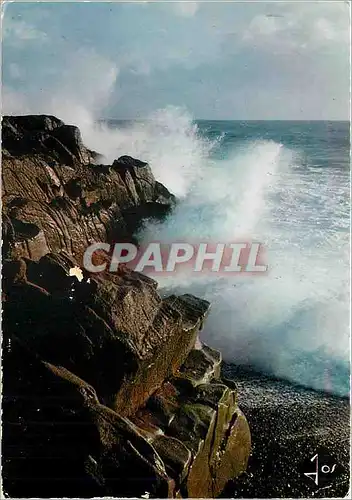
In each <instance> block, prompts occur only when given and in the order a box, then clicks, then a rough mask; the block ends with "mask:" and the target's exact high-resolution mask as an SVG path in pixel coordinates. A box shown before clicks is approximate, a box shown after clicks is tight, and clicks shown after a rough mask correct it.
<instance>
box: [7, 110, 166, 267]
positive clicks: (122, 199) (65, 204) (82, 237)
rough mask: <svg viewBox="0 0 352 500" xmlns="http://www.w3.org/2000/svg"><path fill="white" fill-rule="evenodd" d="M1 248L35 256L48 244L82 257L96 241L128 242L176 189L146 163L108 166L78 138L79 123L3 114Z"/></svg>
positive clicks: (123, 160) (16, 254) (125, 159)
mask: <svg viewBox="0 0 352 500" xmlns="http://www.w3.org/2000/svg"><path fill="white" fill-rule="evenodd" d="M2 148H3V151H2V193H3V217H4V225H3V228H4V229H3V239H4V249H5V250H6V251H9V249H11V256H12V257H28V258H30V259H32V260H38V259H39V258H40V257H41V256H43V255H45V254H46V253H48V252H49V251H54V252H57V251H66V252H67V253H68V254H70V255H72V256H75V257H76V259H80V258H81V256H82V253H83V252H84V250H85V249H86V247H87V246H88V245H89V244H91V243H92V242H94V241H106V240H107V239H109V240H114V239H116V240H117V239H118V240H119V241H126V240H127V241H130V240H131V235H132V233H133V231H134V229H135V228H136V225H137V224H138V222H140V220H141V218H142V217H144V218H145V217H160V216H164V215H165V214H166V213H167V212H168V211H169V210H170V208H171V207H172V206H173V205H174V203H175V198H174V196H173V195H172V194H171V193H170V192H169V191H168V190H167V189H166V188H165V187H164V186H163V185H162V184H160V183H159V182H157V181H156V180H155V179H154V176H153V174H152V171H151V169H150V167H149V165H148V164H147V163H144V162H141V161H139V160H135V159H133V158H130V157H126V156H123V157H121V158H119V159H118V160H116V161H115V162H114V163H113V165H102V164H96V159H97V157H98V155H97V154H96V153H93V152H91V151H89V150H88V149H87V148H86V147H85V146H83V144H82V140H81V136H80V132H79V129H78V128H77V127H73V126H68V125H65V124H64V123H63V122H61V120H58V119H57V118H55V117H51V116H24V117H6V116H5V117H3V120H2Z"/></svg>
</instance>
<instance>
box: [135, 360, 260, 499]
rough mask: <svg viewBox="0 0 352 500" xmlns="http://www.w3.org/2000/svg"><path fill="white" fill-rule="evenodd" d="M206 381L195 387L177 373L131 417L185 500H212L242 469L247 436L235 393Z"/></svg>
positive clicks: (246, 425)
mask: <svg viewBox="0 0 352 500" xmlns="http://www.w3.org/2000/svg"><path fill="white" fill-rule="evenodd" d="M192 353H193V351H192V352H191V356H192ZM185 364H188V365H189V364H190V363H189V362H188V359H187V360H186V363H185ZM180 372H181V373H182V369H181V370H180ZM203 378H204V377H203ZM209 382H211V383H209ZM209 382H208V383H206V384H201V385H197V386H196V387H195V386H193V385H192V384H189V385H187V384H185V383H184V379H181V380H180V379H179V378H178V375H177V376H176V378H173V379H170V380H169V381H168V382H165V383H164V384H163V385H162V387H161V388H160V389H158V390H157V391H156V392H155V393H154V394H153V396H152V397H151V398H150V399H149V401H148V404H147V407H146V408H144V409H141V410H139V411H138V412H137V413H136V415H135V416H134V417H132V420H133V421H134V422H135V423H136V425H137V426H138V427H139V428H140V429H143V430H144V432H145V435H146V437H147V438H148V440H149V441H150V442H151V443H152V444H153V446H154V447H155V448H156V449H157V450H158V452H159V453H160V456H161V457H162V459H163V460H164V462H165V465H166V468H167V469H168V468H169V470H170V471H173V473H172V475H173V477H176V485H177V487H179V488H180V491H181V492H182V495H183V496H185V497H193V498H194V497H197V498H214V497H216V496H217V495H219V494H220V493H221V491H222V490H223V488H224V487H225V485H226V483H227V482H228V481H229V480H230V479H232V478H233V477H237V476H238V475H240V474H241V472H243V471H245V470H246V466H247V460H248V456H249V451H250V446H251V438H250V432H249V428H248V424H247V421H246V418H245V417H244V415H243V414H242V412H241V411H240V409H239V408H238V406H237V397H236V393H235V392H234V391H233V390H231V389H229V388H228V387H227V386H226V385H225V384H223V383H221V382H220V381H219V382H217V381H216V380H213V381H209ZM185 448H186V450H185ZM176 453H177V460H176V458H175V454H176Z"/></svg>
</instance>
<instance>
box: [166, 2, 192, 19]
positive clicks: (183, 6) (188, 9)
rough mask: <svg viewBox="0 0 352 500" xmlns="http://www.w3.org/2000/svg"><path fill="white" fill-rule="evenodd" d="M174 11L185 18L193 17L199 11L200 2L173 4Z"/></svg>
mask: <svg viewBox="0 0 352 500" xmlns="http://www.w3.org/2000/svg"><path fill="white" fill-rule="evenodd" d="M170 5H171V6H172V10H173V11H174V12H175V13H176V14H178V15H180V16H184V17H193V16H194V15H195V14H196V12H197V11H198V9H199V2H188V1H186V2H185V1H183V2H172V3H171V4H170Z"/></svg>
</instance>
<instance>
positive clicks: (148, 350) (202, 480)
mask: <svg viewBox="0 0 352 500" xmlns="http://www.w3.org/2000/svg"><path fill="white" fill-rule="evenodd" d="M100 161H101V157H100V156H99V155H98V154H97V153H95V152H93V151H90V150H89V149H87V148H86V147H85V146H84V145H83V143H82V140H81V136H80V132H79V130H78V129H77V128H76V127H73V126H69V125H65V124H64V123H63V122H62V121H60V120H58V119H57V118H55V117H53V116H21V117H4V118H3V122H2V189H3V191H2V201H3V209H2V218H3V219H2V220H3V246H2V253H3V282H2V285H3V297H2V299H3V333H4V335H3V488H4V491H5V493H6V494H8V495H9V496H11V497H60V496H63V497H94V496H115V497H116V496H119V497H126V496H127V497H129V496H133V497H140V496H142V495H144V496H147V497H161V498H166V497H168V498H175V497H178V498H181V497H215V496H217V495H219V494H220V493H221V491H222V490H223V489H224V487H225V485H226V484H227V482H228V481H229V480H230V479H233V478H235V477H236V476H238V475H239V474H241V472H243V471H244V470H245V469H246V465H247V460H248V456H249V451H250V432H249V428H248V424H247V421H246V418H245V417H244V415H243V414H242V413H241V411H240V409H239V408H238V405H237V393H236V387H235V385H234V384H233V383H230V382H227V383H226V382H225V381H224V380H222V379H221V378H220V364H221V356H220V353H219V352H217V351H215V350H213V349H211V348H210V347H208V346H206V345H204V344H202V343H201V342H200V340H199V337H198V334H199V331H200V330H201V328H202V325H203V322H204V320H205V319H206V316H207V314H208V311H209V308H210V304H209V303H208V302H207V301H205V300H202V299H200V298H197V297H194V296H192V295H182V296H169V297H166V298H163V299H162V298H161V297H160V295H159V293H158V290H157V284H156V282H155V281H153V280H152V279H150V278H148V277H146V276H144V275H142V274H139V273H136V272H133V271H130V270H127V269H124V270H123V271H121V272H118V273H114V274H112V273H110V274H109V273H104V274H101V275H89V274H88V273H87V272H86V271H84V273H83V279H82V280H81V281H79V280H78V279H77V278H76V276H70V270H72V269H73V268H75V267H77V266H81V260H82V255H83V252H84V250H85V249H86V248H87V246H88V245H90V244H91V243H93V242H95V241H114V240H117V239H118V240H119V241H132V240H133V238H134V232H135V231H136V229H137V228H138V226H139V224H140V223H141V221H142V220H143V219H145V218H149V217H154V218H155V217H158V218H160V217H164V216H165V215H166V214H167V213H168V212H169V211H170V210H172V208H173V207H174V205H175V203H176V200H175V198H174V196H173V195H172V194H171V193H170V192H169V191H168V190H167V189H166V188H165V187H164V186H163V185H162V184H160V183H159V182H157V181H156V180H155V179H154V177H153V174H152V172H151V169H150V167H149V165H148V164H146V163H144V162H142V161H139V160H135V159H133V158H130V157H127V156H123V157H120V158H118V159H117V160H115V161H114V162H113V164H112V165H103V164H101V163H100Z"/></svg>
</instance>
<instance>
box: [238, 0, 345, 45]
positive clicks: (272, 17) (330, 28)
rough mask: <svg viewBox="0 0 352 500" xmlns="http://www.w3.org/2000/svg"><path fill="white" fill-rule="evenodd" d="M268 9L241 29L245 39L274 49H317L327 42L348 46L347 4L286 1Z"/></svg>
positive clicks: (249, 42) (248, 42) (246, 41)
mask: <svg viewBox="0 0 352 500" xmlns="http://www.w3.org/2000/svg"><path fill="white" fill-rule="evenodd" d="M271 11H274V12H273V13H272V12H271ZM271 11H270V12H268V13H265V14H259V15H256V16H254V17H253V18H252V20H251V21H250V22H249V24H248V25H247V27H245V29H244V30H243V35H242V40H243V41H244V42H245V43H247V44H254V45H256V46H260V47H261V48H262V49H264V50H265V49H267V50H268V51H275V50H277V51H278V52H282V51H288V50H297V49H298V48H304V49H307V50H308V49H311V50H319V49H324V48H325V47H326V44H328V43H342V44H345V47H346V48H348V47H347V44H348V40H349V24H350V23H349V17H350V16H349V8H348V6H347V5H345V4H343V3H342V2H330V3H317V2H311V3H303V2H299V3H296V4H292V3H287V4H282V5H280V9H277V8H276V11H275V8H274V6H273V8H272V9H271ZM276 12H277V13H276Z"/></svg>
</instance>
